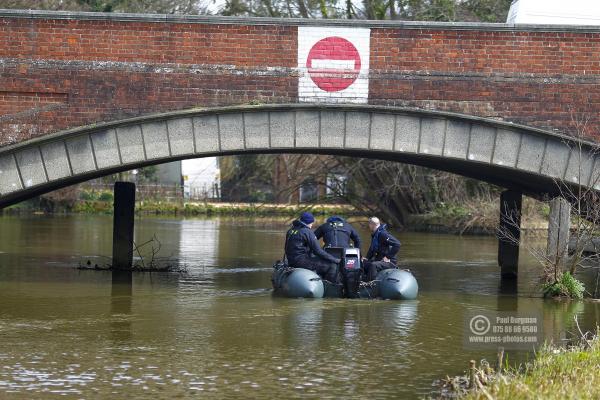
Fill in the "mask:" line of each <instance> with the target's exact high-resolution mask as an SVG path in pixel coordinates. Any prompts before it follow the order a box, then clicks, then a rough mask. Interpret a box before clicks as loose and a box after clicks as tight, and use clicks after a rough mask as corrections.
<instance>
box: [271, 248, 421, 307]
mask: <svg viewBox="0 0 600 400" xmlns="http://www.w3.org/2000/svg"><path fill="white" fill-rule="evenodd" d="M325 250H326V251H328V252H330V253H332V254H334V255H336V256H337V257H339V258H340V260H341V261H340V265H339V267H338V268H339V271H338V272H339V274H340V276H341V283H340V284H335V283H332V282H329V281H327V280H324V279H321V277H320V276H319V275H317V274H316V273H315V272H313V271H311V270H308V269H305V268H291V267H289V266H288V265H287V264H286V263H285V262H281V261H278V262H276V263H275V265H273V275H272V277H271V281H272V283H273V290H274V293H275V294H276V295H280V296H284V297H292V298H323V297H337V298H365V299H373V298H381V299H389V300H414V299H416V298H417V294H418V293H419V285H418V283H417V280H416V279H415V277H414V275H413V274H412V273H410V271H408V270H404V269H399V268H391V269H386V270H383V271H381V272H379V274H377V277H376V278H375V280H374V281H371V282H361V271H362V269H361V258H360V250H359V249H352V248H350V249H338V248H326V249H325Z"/></svg>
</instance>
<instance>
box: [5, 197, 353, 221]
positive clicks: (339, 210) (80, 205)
mask: <svg viewBox="0 0 600 400" xmlns="http://www.w3.org/2000/svg"><path fill="white" fill-rule="evenodd" d="M135 211H136V213H137V214H139V215H182V216H216V215H223V216H237V215H243V216H256V217H266V216H281V217H292V216H297V215H298V214H299V213H300V212H302V211H310V212H312V213H314V214H315V215H335V214H340V215H345V216H354V215H358V214H359V213H358V211H357V210H356V209H355V208H354V207H352V206H350V205H345V204H293V205H290V204H259V203H209V202H169V201H160V200H143V201H138V202H136V205H135ZM5 212H7V213H15V214H18V213H30V212H48V211H47V210H44V209H42V208H40V207H38V206H37V204H35V203H27V202H24V203H21V204H17V205H15V206H11V207H8V208H7V209H6V211H5ZM52 212H55V213H67V212H68V213H77V214H112V212H113V202H112V199H110V200H108V201H104V200H97V199H93V200H77V201H75V202H74V203H72V204H70V205H69V206H68V207H60V208H58V209H55V210H53V211H52Z"/></svg>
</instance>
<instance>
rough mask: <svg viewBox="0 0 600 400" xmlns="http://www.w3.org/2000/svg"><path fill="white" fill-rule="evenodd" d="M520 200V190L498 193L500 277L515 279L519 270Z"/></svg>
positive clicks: (521, 196) (521, 197) (521, 198)
mask: <svg viewBox="0 0 600 400" xmlns="http://www.w3.org/2000/svg"><path fill="white" fill-rule="evenodd" d="M522 200H523V195H522V194H521V192H517V191H514V190H505V191H504V192H502V194H501V195H500V226H499V230H498V265H499V266H500V275H501V277H502V279H516V278H517V275H518V272H519V243H520V241H521V205H522Z"/></svg>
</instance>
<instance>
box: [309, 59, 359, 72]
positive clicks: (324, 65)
mask: <svg viewBox="0 0 600 400" xmlns="http://www.w3.org/2000/svg"><path fill="white" fill-rule="evenodd" d="M354 65H355V63H354V60H326V59H317V58H313V60H312V66H311V68H314V69H349V70H353V69H354Z"/></svg>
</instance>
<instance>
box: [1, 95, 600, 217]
mask: <svg viewBox="0 0 600 400" xmlns="http://www.w3.org/2000/svg"><path fill="white" fill-rule="evenodd" d="M597 150H598V147H597V145H596V144H594V143H590V142H581V141H578V140H576V139H574V138H571V137H568V136H564V135H561V134H557V133H553V132H549V131H544V130H540V129H536V128H531V127H526V126H522V125H515V124H511V123H505V122H499V121H495V120H490V119H485V118H479V117H472V116H466V115H461V114H453V113H445V112H435V111H423V110H415V109H406V108H396V107H382V106H369V105H303V104H287V105H257V106H234V107H224V108H205V109H191V110H185V111H177V112H171V113H165V114H155V115H150V116H144V117H137V118H132V119H126V120H121V121H115V122H110V123H103V124H97V125H90V126H84V127H79V128H76V129H71V130H67V131H62V132H57V133H54V134H51V135H46V136H44V137H41V138H37V139H32V140H29V141H26V142H22V143H19V144H16V145H11V146H6V147H3V148H0V208H2V207H6V206H8V205H11V204H14V203H17V202H19V201H22V200H25V199H27V198H31V197H33V196H36V195H39V194H43V193H46V192H50V191H52V190H55V189H58V188H61V187H64V186H68V185H71V184H75V183H79V182H83V181H86V180H89V179H92V178H96V177H101V176H105V175H108V174H112V173H115V172H119V171H125V170H129V169H133V168H137V167H141V166H145V165H151V164H160V163H164V162H169V161H174V160H181V159H186V158H196V157H205V156H214V155H229V154H240V153H319V154H332V155H350V156H360V157H366V158H379V159H386V160H393V161H399V162H405V163H410V164H416V165H422V166H427V167H432V168H436V169H440V170H445V171H449V172H453V173H458V174H461V175H464V176H468V177H472V178H476V179H480V180H483V181H487V182H490V183H494V184H497V185H500V186H504V187H507V188H510V189H515V190H520V191H522V192H523V193H526V194H529V195H533V196H540V195H544V194H553V193H555V192H556V190H557V185H556V183H557V182H564V183H567V184H582V185H585V186H588V185H594V186H596V185H598V182H597V179H593V177H595V176H598V173H599V172H600V160H598V156H597V153H598V151H597ZM595 189H600V186H597V187H595Z"/></svg>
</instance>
